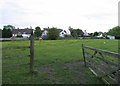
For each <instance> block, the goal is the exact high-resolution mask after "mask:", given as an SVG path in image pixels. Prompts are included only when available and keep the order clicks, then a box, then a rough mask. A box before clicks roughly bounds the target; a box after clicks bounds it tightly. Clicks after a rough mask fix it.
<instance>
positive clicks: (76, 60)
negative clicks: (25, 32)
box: [2, 39, 120, 84]
mask: <svg viewBox="0 0 120 86" xmlns="http://www.w3.org/2000/svg"><path fill="white" fill-rule="evenodd" d="M81 44H84V45H87V46H91V47H95V48H99V49H103V50H108V51H112V52H117V53H118V49H119V48H118V40H107V39H78V40H42V41H38V40H37V41H35V44H34V45H35V61H34V62H35V65H34V68H35V70H36V71H37V73H35V74H30V73H29V65H28V64H27V65H22V66H14V65H16V64H20V63H29V57H28V56H27V55H29V49H20V50H6V51H2V52H3V53H2V54H3V56H2V59H3V70H2V71H3V79H2V80H3V81H2V82H3V84H102V81H100V80H98V79H97V78H96V77H95V76H94V75H93V74H92V73H91V72H90V71H89V69H88V68H86V67H84V63H83V57H82V50H81ZM28 45H29V41H9V42H2V46H3V48H5V47H14V46H28ZM119 50H120V49H119ZM11 65H13V66H11Z"/></svg>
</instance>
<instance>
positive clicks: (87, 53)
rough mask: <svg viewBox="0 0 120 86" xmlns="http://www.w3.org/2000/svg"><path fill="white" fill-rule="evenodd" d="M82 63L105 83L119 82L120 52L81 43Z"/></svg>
mask: <svg viewBox="0 0 120 86" xmlns="http://www.w3.org/2000/svg"><path fill="white" fill-rule="evenodd" d="M82 53H83V58H84V64H85V66H86V67H88V68H89V69H90V71H91V72H92V73H93V74H94V75H95V76H97V77H98V78H99V79H101V80H103V81H104V82H105V83H106V84H118V83H120V78H119V76H120V54H118V53H114V52H109V51H106V50H101V49H97V48H93V47H89V46H84V45H83V44H82Z"/></svg>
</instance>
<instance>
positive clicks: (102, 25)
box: [0, 0, 119, 32]
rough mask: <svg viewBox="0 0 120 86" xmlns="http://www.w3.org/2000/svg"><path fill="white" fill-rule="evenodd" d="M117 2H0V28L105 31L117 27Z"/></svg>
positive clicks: (108, 0)
mask: <svg viewBox="0 0 120 86" xmlns="http://www.w3.org/2000/svg"><path fill="white" fill-rule="evenodd" d="M118 1H119V0H0V28H3V26H4V25H8V24H11V25H14V26H15V27H16V28H17V27H19V28H25V27H30V26H32V27H33V28H34V27H36V26H40V27H41V28H45V27H48V26H49V27H53V26H54V27H57V28H61V29H68V27H69V26H71V27H73V28H80V29H82V30H87V32H95V31H102V32H105V31H108V29H111V28H112V27H114V26H117V25H118Z"/></svg>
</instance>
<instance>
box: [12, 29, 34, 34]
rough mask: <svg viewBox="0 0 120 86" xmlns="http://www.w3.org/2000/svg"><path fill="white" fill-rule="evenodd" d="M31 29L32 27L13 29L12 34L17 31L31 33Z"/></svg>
mask: <svg viewBox="0 0 120 86" xmlns="http://www.w3.org/2000/svg"><path fill="white" fill-rule="evenodd" d="M32 31H33V29H13V30H12V34H18V33H19V32H20V33H21V34H23V33H26V34H31V32H32Z"/></svg>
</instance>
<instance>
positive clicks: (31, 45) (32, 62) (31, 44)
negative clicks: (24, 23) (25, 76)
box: [30, 35, 34, 73]
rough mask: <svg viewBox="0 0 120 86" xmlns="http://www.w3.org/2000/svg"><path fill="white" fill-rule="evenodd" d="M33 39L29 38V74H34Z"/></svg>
mask: <svg viewBox="0 0 120 86" xmlns="http://www.w3.org/2000/svg"><path fill="white" fill-rule="evenodd" d="M33 66H34V37H33V35H31V36H30V72H31V73H33V72H34V67H33Z"/></svg>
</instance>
